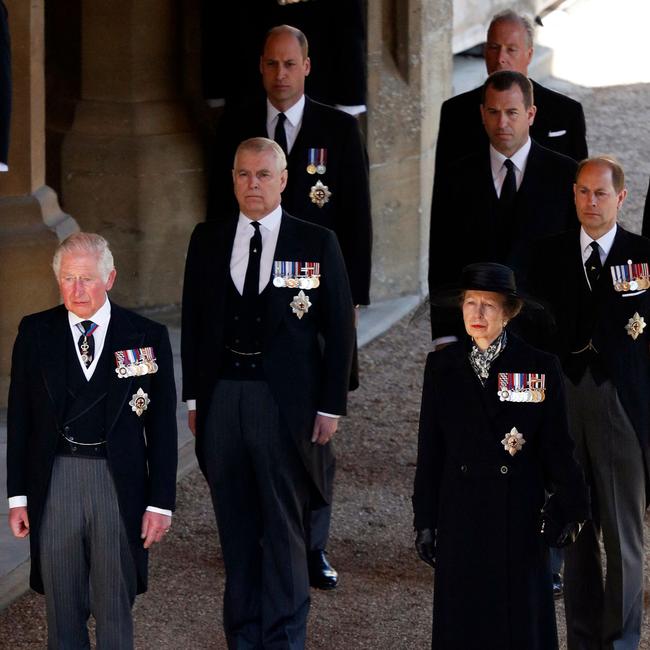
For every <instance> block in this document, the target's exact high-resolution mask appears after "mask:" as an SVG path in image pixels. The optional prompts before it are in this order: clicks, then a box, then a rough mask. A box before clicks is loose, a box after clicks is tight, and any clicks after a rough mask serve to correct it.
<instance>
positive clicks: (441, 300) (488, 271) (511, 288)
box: [430, 262, 542, 309]
mask: <svg viewBox="0 0 650 650" xmlns="http://www.w3.org/2000/svg"><path fill="white" fill-rule="evenodd" d="M464 291H493V292H494V293H500V294H502V295H503V296H507V297H510V298H517V299H518V300H521V301H522V303H523V304H524V306H526V307H531V308H533V309H540V308H541V307H542V306H541V305H540V304H539V303H538V302H536V301H535V300H533V299H531V298H530V297H529V296H526V295H524V294H522V293H521V292H520V291H517V283H516V282H515V274H514V271H513V270H512V269H511V268H510V267H508V266H505V265H504V264H497V263H496V262H478V263H476V264H469V265H468V266H466V267H464V268H463V270H462V271H461V274H460V280H459V281H458V282H455V283H454V284H453V285H449V286H447V287H442V288H441V289H440V290H439V291H436V292H434V293H433V294H432V295H431V297H430V300H431V302H432V303H433V304H434V305H440V306H450V305H452V304H456V305H458V304H459V303H458V299H459V297H460V295H461V294H462V293H463V292H464Z"/></svg>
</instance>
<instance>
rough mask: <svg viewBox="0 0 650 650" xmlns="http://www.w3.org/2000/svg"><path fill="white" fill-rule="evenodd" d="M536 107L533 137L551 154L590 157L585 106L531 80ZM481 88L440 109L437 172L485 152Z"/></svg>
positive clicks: (451, 100)
mask: <svg viewBox="0 0 650 650" xmlns="http://www.w3.org/2000/svg"><path fill="white" fill-rule="evenodd" d="M531 82H532V84H533V95H534V104H535V106H537V113H536V115H535V121H534V122H533V125H532V126H531V127H530V136H531V138H533V140H535V142H537V143H539V144H541V145H542V146H543V147H546V148H547V149H550V150H551V151H557V152H558V153H561V154H564V155H565V156H569V158H573V159H574V160H575V161H580V160H582V159H583V158H586V157H587V135H586V132H587V129H586V126H585V115H584V112H583V110H582V104H580V102H577V101H576V100H575V99H571V98H570V97H567V96H566V95H561V94H560V93H557V92H555V91H554V90H550V89H549V88H545V87H544V86H542V85H541V84H538V83H537V82H536V81H533V80H532V79H531ZM480 106H481V87H478V88H474V90H470V91H468V92H465V93H462V94H460V95H456V96H455V97H451V98H450V99H447V100H446V101H445V102H443V104H442V108H441V110H440V126H439V128H438V141H437V144H436V173H438V172H439V171H441V170H442V169H444V168H445V167H447V166H449V165H450V164H452V163H453V162H454V161H456V160H459V159H460V158H462V157H463V156H466V155H468V154H471V153H473V152H475V151H479V150H482V148H483V145H487V144H488V137H487V134H486V132H485V128H484V127H483V122H482V121H481V111H480Z"/></svg>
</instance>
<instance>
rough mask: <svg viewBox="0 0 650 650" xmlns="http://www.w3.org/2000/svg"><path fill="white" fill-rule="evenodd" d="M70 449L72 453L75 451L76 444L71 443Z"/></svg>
mask: <svg viewBox="0 0 650 650" xmlns="http://www.w3.org/2000/svg"><path fill="white" fill-rule="evenodd" d="M70 449H71V450H72V453H74V452H75V451H77V445H72V447H70Z"/></svg>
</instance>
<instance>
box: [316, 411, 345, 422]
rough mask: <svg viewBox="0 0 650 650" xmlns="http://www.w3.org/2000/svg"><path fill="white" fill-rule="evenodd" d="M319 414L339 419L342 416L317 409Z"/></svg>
mask: <svg viewBox="0 0 650 650" xmlns="http://www.w3.org/2000/svg"><path fill="white" fill-rule="evenodd" d="M316 413H318V415H324V416H325V417H326V418H334V419H336V420H338V419H339V418H340V417H341V416H340V415H333V414H332V413H324V412H323V411H316Z"/></svg>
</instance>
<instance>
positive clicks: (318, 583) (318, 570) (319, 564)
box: [307, 551, 339, 589]
mask: <svg viewBox="0 0 650 650" xmlns="http://www.w3.org/2000/svg"><path fill="white" fill-rule="evenodd" d="M307 564H308V567H309V584H310V585H311V586H312V587H314V589H336V585H338V583H339V574H338V573H337V572H336V569H335V568H334V567H333V566H332V565H331V564H330V563H329V562H328V561H327V553H326V552H325V551H308V552H307Z"/></svg>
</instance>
